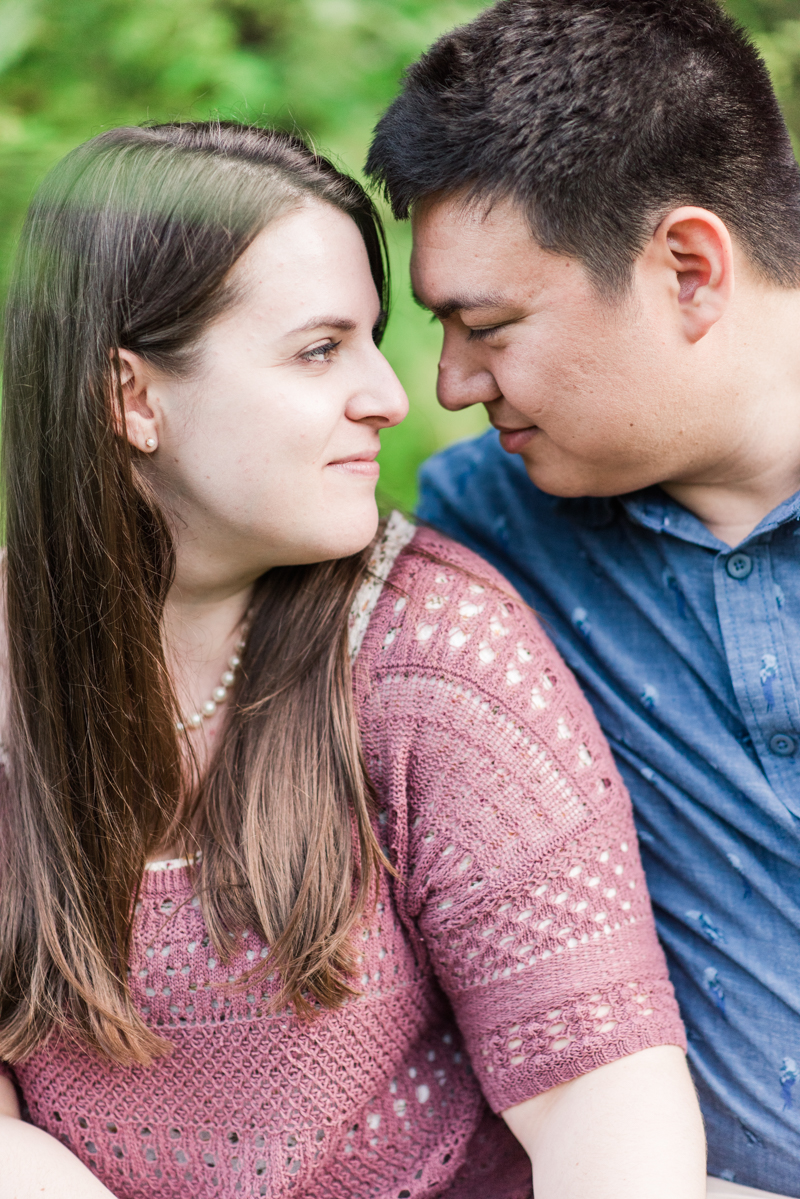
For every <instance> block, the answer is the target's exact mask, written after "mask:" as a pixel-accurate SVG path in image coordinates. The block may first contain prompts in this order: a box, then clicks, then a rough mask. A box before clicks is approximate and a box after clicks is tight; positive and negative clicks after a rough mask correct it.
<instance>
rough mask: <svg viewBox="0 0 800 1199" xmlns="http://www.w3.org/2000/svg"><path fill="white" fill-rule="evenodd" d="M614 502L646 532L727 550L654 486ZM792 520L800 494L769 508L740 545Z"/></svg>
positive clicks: (799, 515)
mask: <svg viewBox="0 0 800 1199" xmlns="http://www.w3.org/2000/svg"><path fill="white" fill-rule="evenodd" d="M618 502H619V503H620V504H621V505H622V507H623V508H624V510H625V512H626V513H627V514H628V516H629V517H630V519H631V520H632V521H634V522H635V523H636V524H639V525H643V526H644V527H645V528H646V529H653V530H655V532H657V533H668V534H671V535H672V536H673V537H678V538H679V539H680V540H681V541H690V542H692V543H693V544H695V545H704V546H707V547H708V549H713V550H724V551H725V552H729V551H730V548H731V547H730V546H729V545H727V544H726V543H725V542H724V541H720V539H719V538H718V537H715V536H714V534H713V533H711V532H710V531H709V530H708V529H707V528H706V526H705V525H704V524H703V522H702V521H701V520H699V519H698V517H696V516H695V515H694V513H692V512H690V511H689V510H688V508H684V507H683V505H682V504H679V503H678V502H677V500H673V499H672V497H671V496H668V495H667V493H666V492H665V491H662V490H661V488H660V487H658V486H655V487H645V488H643V490H642V491H632V492H631V493H630V494H629V495H621V496H619V497H618ZM792 520H800V491H797V492H795V494H794V495H792V496H790V497H789V499H787V500H784V501H783V503H781V504H778V506H777V508H773V510H772V512H770V513H768V514H767V515H766V516H765V517H764V519H763V520H762V521H761V522H760V523H759V524H758V525H756V527H755V529H753V531H752V533H750V534H749V535H748V536H747V537H745V539H744V541H742V542H741V544H742V545H747V544H748V543H749V542H751V541H755V540H756V539H757V538H760V537H763V536H765V535H766V534H769V533H772V532H774V530H775V529H777V528H779V527H780V526H781V525H784V524H788V522H789V521H792Z"/></svg>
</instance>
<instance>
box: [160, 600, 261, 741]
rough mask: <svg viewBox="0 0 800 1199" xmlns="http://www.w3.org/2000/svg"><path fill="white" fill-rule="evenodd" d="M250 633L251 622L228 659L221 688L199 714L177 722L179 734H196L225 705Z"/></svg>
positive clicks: (217, 689) (213, 692) (220, 684)
mask: <svg viewBox="0 0 800 1199" xmlns="http://www.w3.org/2000/svg"><path fill="white" fill-rule="evenodd" d="M248 632H249V622H248V627H246V628H245V629H243V630H242V635H241V637H240V638H239V640H238V641H237V642H236V647H235V648H236V653H235V654H233V655H232V657H230V658H228V669H227V670H224V671H223V672H222V677H221V678H220V680H219V686H218V687H215V688H214V690H213V691H212V692H211V698H210V699H207V700H206V702H205V703H204V704H203V706H202V707H201V708H200V710H199V712H192V714H191V716H184V717H183V718H182V719H181V720H176V721H175V728H176V729H177V730H178V732H179V733H183V732H190V733H193V732H195V731H196V730H197V729H199V728H200V727H201V726H202V723H203V721H204V720H210V719H211V717H212V716H213V715H214V713H215V712H216V710H217V708H218V707H219V706H220V705H221V704H224V703H225V700H226V699H227V697H228V692H229V691H230V689H231V687H232V686H233V684H234V683H235V682H236V672H237V671H238V669H239V667H240V666H241V664H242V659H241V653H242V650H243V649H244V647H245V644H246V638H247V634H248Z"/></svg>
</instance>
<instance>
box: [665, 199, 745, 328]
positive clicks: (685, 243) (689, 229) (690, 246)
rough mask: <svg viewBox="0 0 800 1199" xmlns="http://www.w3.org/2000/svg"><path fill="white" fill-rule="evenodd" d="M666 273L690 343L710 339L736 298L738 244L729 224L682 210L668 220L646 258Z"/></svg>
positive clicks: (710, 215)
mask: <svg viewBox="0 0 800 1199" xmlns="http://www.w3.org/2000/svg"><path fill="white" fill-rule="evenodd" d="M642 266H643V267H644V268H645V270H646V271H647V273H648V274H650V275H651V277H652V272H653V271H655V272H656V273H658V274H662V275H664V276H665V278H666V282H667V286H668V287H669V289H670V291H671V293H672V303H673V304H674V305H675V312H676V315H677V317H678V320H679V322H680V325H681V327H682V329H683V332H684V335H685V337H686V339H687V340H688V341H689V342H691V343H692V344H694V343H695V342H698V341H700V340H701V338H703V337H705V335H706V333H708V331H709V329H711V328H712V327H713V326H714V325H715V324H716V323H717V321H718V320H719V319H720V317H721V316H723V314H724V313H725V311H726V309H727V307H728V305H729V304H730V302H731V300H732V298H733V291H734V269H733V243H732V241H731V235H730V233H729V232H728V229H727V227H726V226H725V224H724V222H723V221H721V220H720V219H719V217H718V216H715V214H714V213H713V212H708V211H707V210H706V209H705V208H694V207H690V206H688V205H687V206H686V207H683V208H676V209H674V211H673V212H670V213H669V214H668V215H667V216H665V217H664V219H663V221H662V222H661V224H660V225H659V226H658V228H657V229H656V231H655V233H654V234H653V237H652V240H651V242H650V243H649V245H648V246H647V248H646V249H645V251H644V254H643V255H642Z"/></svg>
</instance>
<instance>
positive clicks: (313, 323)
mask: <svg viewBox="0 0 800 1199" xmlns="http://www.w3.org/2000/svg"><path fill="white" fill-rule="evenodd" d="M357 328H358V326H357V324H356V322H355V321H353V320H350V318H349V317H346V316H312V317H311V320H308V321H306V322H305V324H303V325H298V326H297V328H296V329H290V330H289V332H288V333H287V334H286V336H287V337H291V336H292V335H293V334H294V333H309V332H310V331H311V330H312V329H340V330H341V331H342V333H352V332H353V330H354V329H357Z"/></svg>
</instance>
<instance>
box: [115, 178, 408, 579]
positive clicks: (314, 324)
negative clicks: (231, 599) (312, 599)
mask: <svg viewBox="0 0 800 1199" xmlns="http://www.w3.org/2000/svg"><path fill="white" fill-rule="evenodd" d="M235 273H236V276H237V278H236V283H237V284H238V286H239V288H240V299H239V300H237V302H236V303H235V305H234V306H233V307H232V308H231V309H230V310H228V311H227V312H226V313H225V314H224V315H223V316H222V317H221V318H220V319H219V320H217V321H216V322H215V323H214V324H213V325H212V326H211V327H210V328H209V329H208V331H207V332H206V334H205V335H204V338H203V341H202V343H201V346H200V350H199V355H198V360H197V365H196V367H195V368H193V370H192V373H191V377H189V378H186V379H179V380H176V379H173V378H168V377H165V376H163V375H158V374H157V373H156V372H151V371H149V370H148V368H147V366H146V364H143V363H142V362H141V360H140V359H137V358H136V357H135V356H134V355H128V354H124V355H123V358H124V363H123V371H124V374H123V379H124V381H125V402H126V419H127V427H128V436H129V439H130V440H131V441H132V442H133V443H134V444H135V445H137V446H139V447H140V448H142V449H147V448H148V447H147V444H146V443H147V439H148V438H150V439H151V440H155V441H156V443H157V448H156V449H154V450H153V451H152V453H151V454H149V456H148V457H147V458H146V459H145V468H146V470H147V472H148V477H149V479H150V482H151V483H152V484H153V486H154V487H155V488H156V491H157V493H158V495H159V499H160V500H161V502H162V503H163V504H164V506H165V508H166V510H167V511H168V512H169V513H170V514H171V516H172V519H173V526H174V531H175V537H176V542H177V550H178V581H179V582H181V580H183V582H184V583H185V584H189V585H192V584H195V585H197V584H201V585H202V584H203V583H205V584H207V585H210V586H211V587H214V586H215V585H220V586H222V587H223V588H224V589H225V590H227V589H228V587H229V586H230V585H231V584H234V585H237V584H239V583H245V582H247V581H248V580H252V579H253V578H256V577H257V576H258V575H259V574H262V573H263V572H264V571H265V570H267V569H269V568H270V567H272V566H276V565H287V564H291V563H308V562H317V561H322V560H324V559H328V558H338V557H343V556H345V555H347V554H351V553H355V552H356V551H357V550H360V549H362V548H363V547H364V546H365V545H367V544H368V543H369V541H370V540H371V538H372V537H373V535H374V532H375V529H376V525H377V519H378V516H377V508H376V505H375V483H376V481H377V478H378V474H379V468H378V464H377V462H376V461H375V459H376V455H377V454H378V451H379V449H380V441H379V430H380V429H382V428H387V427H389V426H392V425H396V424H398V422H399V421H401V420H402V419H403V417H404V416H405V414H406V411H407V408H408V403H407V400H406V396H405V393H404V391H403V389H402V387H401V386H400V383H399V381H398V380H397V378H396V376H395V374H394V372H393V370H392V368H391V367H390V366H389V364H388V362H387V361H386V359H385V358H384V357H383V355H382V354H381V352H380V350H379V349H378V348H377V346H376V345H375V343H374V341H373V337H372V330H373V327H374V325H375V323H376V321H377V320H378V316H379V313H380V302H379V299H378V294H377V292H376V289H375V285H374V283H373V281H372V276H371V273H370V269H369V263H368V260H367V253H366V249H365V247H364V242H363V240H362V238H361V234H360V233H359V231H358V228H357V227H356V225H355V223H354V222H353V221H352V220H351V219H350V217H348V216H346V215H345V214H344V213H342V212H340V211H339V210H338V209H336V208H333V207H332V206H330V205H328V204H324V203H322V202H318V201H309V202H308V203H306V204H305V205H304V206H303V207H302V208H300V209H299V210H296V211H293V212H290V213H287V214H285V215H284V216H282V217H280V218H278V219H277V220H275V221H274V222H272V223H271V224H270V225H269V226H268V227H267V228H266V229H265V230H264V231H263V232H262V233H261V234H260V235H259V236H258V237H257V238H256V239H255V241H254V242H253V244H252V245H251V247H250V248H249V249H248V250H247V252H246V253H245V254H244V255H243V256H242V258H241V259H240V261H239V263H238V264H237V266H236V268H235ZM142 380H143V385H139V384H141V381H142Z"/></svg>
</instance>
